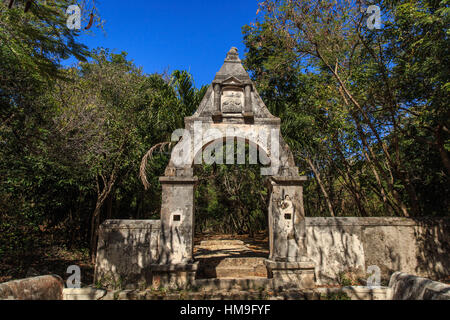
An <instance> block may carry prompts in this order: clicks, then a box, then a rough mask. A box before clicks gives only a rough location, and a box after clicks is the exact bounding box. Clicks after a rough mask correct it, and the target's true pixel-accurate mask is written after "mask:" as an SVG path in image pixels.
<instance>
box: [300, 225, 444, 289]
mask: <svg viewBox="0 0 450 320" xmlns="http://www.w3.org/2000/svg"><path fill="white" fill-rule="evenodd" d="M306 230H307V239H306V242H307V243H306V246H307V250H308V256H309V257H310V258H311V259H312V260H313V261H314V262H315V263H316V275H317V278H318V280H319V283H333V282H336V281H337V279H338V278H339V276H340V274H342V273H343V272H348V271H350V272H351V271H353V272H355V273H357V274H359V275H361V276H362V277H366V278H367V276H366V270H367V268H368V267H369V266H372V265H376V266H378V267H379V268H380V269H381V272H382V280H385V281H388V279H389V277H390V276H391V275H392V273H393V272H395V271H402V272H405V273H409V274H415V275H419V276H424V277H429V278H432V279H444V278H445V277H447V276H448V275H449V274H450V256H449V253H450V250H449V247H450V219H444V218H442V219H407V218H306Z"/></svg>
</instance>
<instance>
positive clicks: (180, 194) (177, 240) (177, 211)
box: [158, 176, 197, 264]
mask: <svg viewBox="0 0 450 320" xmlns="http://www.w3.org/2000/svg"><path fill="white" fill-rule="evenodd" d="M160 182H161V185H162V205H161V233H160V250H159V259H158V263H159V264H186V263H192V262H193V257H192V255H193V250H194V187H195V183H196V182H197V178H194V177H173V176H172V177H161V178H160Z"/></svg>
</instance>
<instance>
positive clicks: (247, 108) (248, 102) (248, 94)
mask: <svg viewBox="0 0 450 320" xmlns="http://www.w3.org/2000/svg"><path fill="white" fill-rule="evenodd" d="M243 115H244V119H245V121H246V122H249V121H252V120H253V111H252V86H251V85H250V84H247V85H245V87H244V113H243Z"/></svg>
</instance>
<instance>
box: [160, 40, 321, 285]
mask: <svg viewBox="0 0 450 320" xmlns="http://www.w3.org/2000/svg"><path fill="white" fill-rule="evenodd" d="M280 124H281V122H280V119H279V118H277V117H275V116H273V115H272V114H271V113H270V112H269V110H268V109H267V107H266V106H265V104H264V102H263V101H262V99H261V98H260V96H259V94H258V93H257V91H256V88H255V86H254V84H253V82H252V81H251V79H250V77H249V75H248V73H247V72H246V71H245V69H244V67H243V66H242V64H241V61H240V59H239V55H238V53H237V49H236V48H232V49H231V50H230V51H229V52H228V54H227V57H226V59H225V62H224V64H223V66H222V68H221V69H220V70H219V72H218V73H217V74H216V76H215V78H214V80H213V82H212V85H211V86H210V87H209V89H208V91H207V92H206V94H205V96H204V98H203V100H202V102H201V103H200V106H199V108H198V109H197V111H196V112H195V113H194V115H192V116H191V117H187V118H185V129H184V130H179V131H178V132H176V133H175V134H174V138H179V137H181V140H180V141H179V143H178V144H177V145H176V146H175V147H174V149H173V152H172V156H171V160H170V162H169V165H168V167H167V168H166V171H165V176H164V177H161V178H160V182H161V185H162V208H161V233H160V243H159V261H158V264H157V265H153V268H152V270H153V271H154V272H157V271H164V272H178V273H179V272H188V273H191V274H192V273H195V270H196V265H195V262H194V260H193V246H194V240H193V237H194V190H195V185H196V182H197V178H196V177H195V176H194V175H193V164H194V163H195V164H200V163H202V161H203V160H205V159H208V160H209V161H211V154H213V153H214V152H212V151H214V143H213V142H216V141H222V142H225V143H231V141H233V143H234V141H235V138H237V139H238V141H249V142H251V143H252V145H253V146H255V148H254V149H253V156H255V154H256V155H257V154H259V156H260V157H261V156H262V155H264V154H265V155H267V156H266V157H265V161H266V163H267V164H269V165H270V167H269V168H263V169H262V170H264V171H262V172H261V174H263V175H268V176H270V177H271V185H272V190H271V196H270V203H269V208H268V212H269V235H270V236H269V239H270V240H269V242H270V256H269V259H268V260H267V261H266V266H267V268H268V271H269V274H270V275H271V276H273V277H274V278H275V279H278V280H280V281H283V282H292V281H293V280H295V281H294V282H295V283H296V284H297V285H298V284H299V282H300V284H302V285H303V286H310V285H311V282H313V279H314V265H313V264H312V263H311V262H310V260H309V259H308V258H307V257H306V248H305V246H304V240H305V215H304V208H303V182H304V181H305V180H306V177H301V176H299V174H298V168H297V167H296V166H295V163H294V158H293V155H292V153H291V151H290V149H289V146H288V145H287V144H286V143H285V141H284V140H283V138H282V136H281V133H280ZM238 143H239V142H238ZM211 146H212V147H211ZM256 146H257V147H256ZM205 150H206V151H207V154H206V155H205ZM233 150H234V149H233ZM251 153H252V152H251ZM212 160H213V161H214V159H212ZM254 160H256V159H254ZM286 277H287V278H286Z"/></svg>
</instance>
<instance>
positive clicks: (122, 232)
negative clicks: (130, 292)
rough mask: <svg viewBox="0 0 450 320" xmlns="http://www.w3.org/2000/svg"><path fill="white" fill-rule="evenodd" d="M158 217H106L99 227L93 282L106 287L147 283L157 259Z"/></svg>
mask: <svg viewBox="0 0 450 320" xmlns="http://www.w3.org/2000/svg"><path fill="white" fill-rule="evenodd" d="M160 225H161V223H160V221H159V220H146V221H143V220H107V221H105V222H104V223H103V224H102V225H101V226H100V230H99V240H98V249H97V259H96V264H95V282H96V283H100V284H102V285H103V286H105V287H108V288H125V287H142V286H144V287H145V286H146V285H147V284H148V283H150V284H151V282H152V278H151V272H149V268H148V267H149V266H150V264H152V263H155V261H157V260H158V256H159V253H158V248H159V245H158V242H159V237H160Z"/></svg>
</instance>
